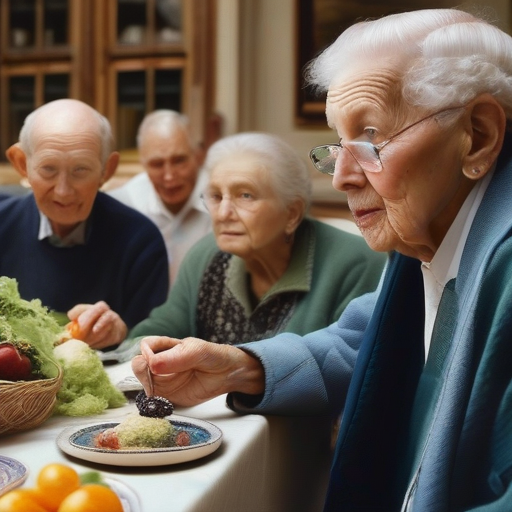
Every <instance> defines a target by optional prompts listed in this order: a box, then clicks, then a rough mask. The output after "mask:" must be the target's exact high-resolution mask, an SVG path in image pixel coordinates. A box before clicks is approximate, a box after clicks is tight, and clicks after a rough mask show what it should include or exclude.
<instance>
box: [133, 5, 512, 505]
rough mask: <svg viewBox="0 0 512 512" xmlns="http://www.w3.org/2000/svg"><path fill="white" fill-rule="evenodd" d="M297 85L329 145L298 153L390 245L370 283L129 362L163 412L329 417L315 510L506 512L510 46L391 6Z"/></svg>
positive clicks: (438, 12) (352, 32)
mask: <svg viewBox="0 0 512 512" xmlns="http://www.w3.org/2000/svg"><path fill="white" fill-rule="evenodd" d="M309 76H310V78H311V81H312V83H314V84H316V85H317V86H318V87H320V88H322V89H327V107H326V114H327V120H328V123H329V125H330V126H331V127H332V128H333V129H334V130H335V131H336V138H337V139H338V142H337V143H333V144H329V145H327V146H323V147H320V148H316V149H314V150H313V151H312V154H311V156H312V159H313V161H314V163H315V165H316V166H317V168H318V169H319V170H320V171H322V172H326V173H328V174H332V175H333V185H334V186H335V187H336V188H337V189H339V190H341V191H344V192H345V193H346V194H347V198H348V203H349V206H350V209H351V211H352V214H353V216H354V218H355V220H356V222H357V224H358V226H359V228H360V229H361V231H362V234H363V236H364V238H365V239H366V241H367V242H368V244H369V245H370V247H372V248H373V249H375V250H377V251H391V252H392V254H391V256H390V259H389V263H388V265H387V267H386V271H385V274H384V276H383V279H382V281H381V283H380V285H379V288H378V290H377V291H376V292H375V293H373V294H368V295H365V296H363V297H360V298H358V299H355V300H354V301H352V303H351V304H350V305H349V306H348V307H347V308H346V310H345V312H344V313H343V315H342V316H341V318H340V319H339V321H338V322H337V323H336V324H334V325H331V326H329V327H327V328H326V329H322V330H320V331H317V332H314V333H311V334H309V335H306V336H302V337H301V336H297V335H293V334H288V333H286V334H280V335H279V336H277V337H274V338H271V339H268V340H261V341H259V342H258V343H249V344H245V345H244V347H243V350H241V349H240V348H237V347H224V350H220V348H219V347H218V346H215V345H212V344H210V345H208V344H206V343H204V342H203V341H201V340H197V339H188V340H174V339H169V338H162V337H152V338H151V337H150V338H147V339H146V340H143V341H142V343H141V350H142V355H141V356H138V357H136V358H134V360H133V361H132V367H133V369H134V371H135V373H136V375H137V376H138V377H139V379H140V380H141V381H142V382H143V383H144V385H145V386H147V382H148V376H147V368H148V367H149V369H150V370H151V371H152V372H153V374H154V375H153V384H154V389H155V393H157V394H159V395H163V396H165V397H167V398H168V399H170V400H172V401H174V402H175V403H181V404H189V405H190V404H193V403H198V402H200V401H203V400H207V399H209V398H211V397H212V396H215V395H216V394H221V393H226V392H227V393H229V395H228V403H229V404H230V405H231V406H232V407H233V408H235V410H237V411H241V412H248V411H250V412H261V413H265V414H279V413H280V414H304V413H308V412H309V413H311V414H319V413H326V412H328V411H330V412H332V413H333V414H339V413H340V411H341V410H342V409H343V419H342V423H341V426H340V432H339V436H338V442H337V447H336V451H335V455H334V461H333V465H332V472H331V482H330V486H329V490H328V494H327V498H326V503H325V510H326V511H335V510H350V511H353V510H367V511H377V510H382V511H398V510H403V511H413V512H448V511H450V512H453V511H456V512H460V511H472V512H491V511H508V510H512V314H511V311H512V215H511V213H510V212H511V208H512V135H511V133H510V130H509V129H508V127H507V125H510V122H511V120H512V38H511V37H510V36H509V35H507V34H506V33H504V32H503V31H501V30H499V29H498V28H496V27H494V26H493V25H491V24H489V23H487V22H485V21H484V20H482V19H479V18H477V17H475V16H473V15H470V14H468V13H465V12H463V11H460V10H456V9H433V10H422V11H416V12H409V13H402V14H397V15H392V16H388V17H384V18H382V19H378V20H374V21H368V22H361V23H358V24H356V25H354V26H352V27H351V28H349V29H347V30H346V31H345V32H343V33H342V34H341V35H340V37H339V38H338V39H337V40H336V41H335V42H334V43H333V44H332V45H331V46H330V47H329V48H328V49H327V50H325V51H324V52H323V53H322V54H321V55H320V56H319V57H317V59H316V60H315V61H314V62H313V63H312V65H311V66H310V68H309ZM184 382H186V383H187V385H183V383H184Z"/></svg>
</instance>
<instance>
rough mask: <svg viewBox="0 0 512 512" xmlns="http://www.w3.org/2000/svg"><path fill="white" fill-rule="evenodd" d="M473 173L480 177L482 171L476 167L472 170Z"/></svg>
mask: <svg viewBox="0 0 512 512" xmlns="http://www.w3.org/2000/svg"><path fill="white" fill-rule="evenodd" d="M471 172H472V173H473V174H474V175H475V176H478V175H479V174H480V169H479V168H478V167H475V168H474V169H472V170H471Z"/></svg>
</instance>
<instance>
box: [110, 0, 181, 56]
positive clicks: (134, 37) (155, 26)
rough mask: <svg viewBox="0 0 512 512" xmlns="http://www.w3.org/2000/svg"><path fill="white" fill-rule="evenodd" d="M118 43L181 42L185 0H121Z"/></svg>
mask: <svg viewBox="0 0 512 512" xmlns="http://www.w3.org/2000/svg"><path fill="white" fill-rule="evenodd" d="M116 18H117V26H116V44H117V45H120V46H147V45H155V44H156V45H159V44H164V45H165V44H181V42H182V15H181V0H118V1H117V16H116Z"/></svg>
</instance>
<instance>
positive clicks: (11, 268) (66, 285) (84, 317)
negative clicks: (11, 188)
mask: <svg viewBox="0 0 512 512" xmlns="http://www.w3.org/2000/svg"><path fill="white" fill-rule="evenodd" d="M112 148H113V138H112V133H111V128H110V125H109V123H108V121H107V120H106V119H105V118H104V117H103V116H101V115H100V114H99V113H98V112H97V111H95V110H94V109H92V108H91V107H89V106H88V105H86V104H85V103H82V102H80V101H77V100H71V99H62V100H57V101H53V102H50V103H47V104H45V105H43V106H42V107H39V108H38V109H36V110H35V111H34V112H32V113H31V114H30V115H29V116H27V118H26V120H25V123H24V125H23V127H22V129H21V132H20V138H19V142H18V143H16V144H14V145H13V146H11V147H10V148H9V149H8V150H7V157H8V159H9V161H10V162H11V163H12V165H13V166H14V167H15V169H16V170H17V171H18V172H19V173H20V174H21V175H22V176H23V177H25V178H27V180H28V182H29V183H30V186H31V188H32V192H33V193H31V194H28V195H27V196H22V197H12V198H10V199H6V200H4V201H2V202H1V203H0V218H1V222H0V244H1V245H2V251H0V275H5V276H8V277H12V278H15V279H16V280H17V281H18V286H19V291H20V295H21V296H22V297H23V298H24V299H27V300H30V299H34V298H38V299H40V300H41V302H42V303H43V305H45V306H47V307H48V308H49V309H51V310H54V311H56V312H62V313H65V312H67V314H68V317H69V318H70V319H71V320H77V322H78V324H79V327H80V329H81V331H82V335H83V336H82V337H83V339H84V340H85V341H87V342H88V343H89V344H90V345H91V346H93V347H95V348H102V347H103V346H105V345H106V344H107V342H108V340H109V339H110V338H111V337H112V336H113V335H114V334H116V335H117V336H119V333H118V332H116V333H114V332H112V331H113V330H126V326H125V325H124V324H125V323H126V325H128V327H130V326H133V325H135V324H136V323H137V322H139V321H140V320H142V319H144V318H145V317H146V316H147V315H148V313H149V312H150V311H151V309H152V308H154V307H155V306H157V305H159V304H160V303H162V302H163V301H164V300H165V298H166V295H167V291H168V286H169V283H168V267H167V254H166V249H165V244H164V241H163V239H162V236H161V234H160V232H159V230H158V228H157V227H156V226H155V225H154V224H153V223H152V222H151V221H150V220H149V219H147V218H146V217H145V216H143V215H142V214H140V213H138V212H136V211H135V210H133V209H131V208H128V207H126V206H124V205H122V204H121V203H119V202H118V201H116V200H115V199H113V198H111V197H109V196H107V195H106V194H103V193H102V192H98V191H99V189H100V187H101V186H102V185H103V183H105V182H106V181H107V180H108V179H109V178H110V177H111V176H112V175H113V174H114V172H115V170H116V168H117V164H118V161H119V154H118V153H117V152H114V151H113V150H112ZM104 301H105V302H106V303H108V304H110V305H111V306H112V309H114V310H115V311H117V313H114V312H113V311H112V310H110V309H109V308H108V307H107V306H106V304H105V302H104ZM90 304H93V305H94V306H93V307H88V306H87V305H90ZM113 315H115V317H116V318H114V319H113V318H112V316H113ZM121 319H122V320H121Z"/></svg>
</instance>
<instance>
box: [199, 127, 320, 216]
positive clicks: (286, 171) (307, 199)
mask: <svg viewBox="0 0 512 512" xmlns="http://www.w3.org/2000/svg"><path fill="white" fill-rule="evenodd" d="M237 154H248V155H255V156H256V157H257V158H259V159H260V163H261V165H262V167H263V168H265V169H266V170H267V171H268V174H269V176H270V179H271V185H272V188H273V190H274V192H275V193H276V194H277V196H278V197H279V198H280V199H281V200H282V201H283V204H284V205H286V206H287V205H289V204H291V203H292V202H293V201H296V200H297V199H299V200H301V201H303V203H304V212H306V211H307V210H308V209H309V205H310V203H311V177H310V174H309V170H308V168H307V166H306V163H305V162H304V161H303V160H302V159H301V158H300V156H299V155H298V154H297V152H296V151H295V149H294V148H292V146H290V145H289V144H288V143H286V142H285V141H284V140H282V139H281V138H279V137H277V136H275V135H270V134H267V133H258V132H246V133H239V134H236V135H230V136H228V137H224V138H223V139H220V140H218V141H217V142H215V143H214V144H213V145H212V146H211V147H210V148H209V149H208V153H207V154H206V160H205V163H204V168H205V170H206V171H207V172H208V173H209V174H210V173H211V171H212V170H213V168H214V167H216V166H217V165H218V164H219V163H221V162H223V161H232V160H233V158H236V155H237Z"/></svg>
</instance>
